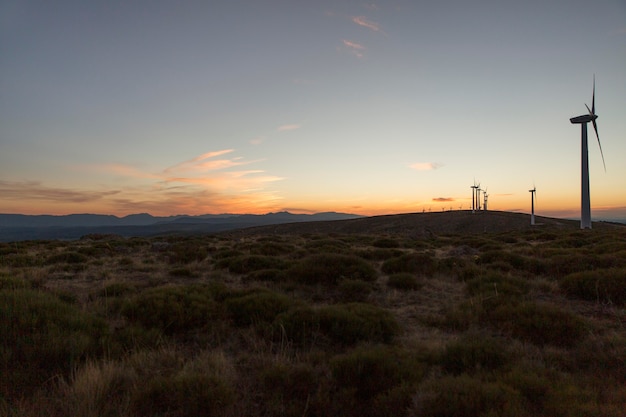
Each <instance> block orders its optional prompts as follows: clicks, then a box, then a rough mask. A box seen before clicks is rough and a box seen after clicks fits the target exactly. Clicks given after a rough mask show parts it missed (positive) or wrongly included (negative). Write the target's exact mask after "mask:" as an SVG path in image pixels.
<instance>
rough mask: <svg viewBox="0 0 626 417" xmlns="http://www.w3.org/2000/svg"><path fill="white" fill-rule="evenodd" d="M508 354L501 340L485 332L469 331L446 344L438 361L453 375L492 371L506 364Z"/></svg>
mask: <svg viewBox="0 0 626 417" xmlns="http://www.w3.org/2000/svg"><path fill="white" fill-rule="evenodd" d="M509 357H510V355H509V354H508V352H507V349H506V346H505V345H504V343H503V342H502V341H500V340H499V339H496V338H494V337H491V336H488V335H485V334H476V333H469V334H466V335H464V336H463V337H461V338H460V339H459V340H457V341H455V342H452V343H450V344H449V345H448V346H446V348H445V350H444V351H443V352H442V354H441V358H440V363H441V366H442V368H443V370H444V371H446V372H448V373H451V374H453V375H461V374H463V373H468V374H472V373H475V372H480V371H494V370H496V369H499V368H501V367H502V366H504V365H505V364H507V362H508V360H509Z"/></svg>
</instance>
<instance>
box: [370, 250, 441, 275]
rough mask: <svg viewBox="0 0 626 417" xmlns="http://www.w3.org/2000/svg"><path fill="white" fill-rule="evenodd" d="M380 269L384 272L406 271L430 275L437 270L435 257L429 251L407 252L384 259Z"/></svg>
mask: <svg viewBox="0 0 626 417" xmlns="http://www.w3.org/2000/svg"><path fill="white" fill-rule="evenodd" d="M382 271H383V272H384V273H386V274H397V273H400V272H408V273H412V274H420V275H425V276H432V275H434V274H435V272H437V259H436V258H435V257H434V255H432V254H429V253H409V254H405V255H402V256H399V257H397V258H393V259H389V260H387V261H385V262H384V263H383V265H382Z"/></svg>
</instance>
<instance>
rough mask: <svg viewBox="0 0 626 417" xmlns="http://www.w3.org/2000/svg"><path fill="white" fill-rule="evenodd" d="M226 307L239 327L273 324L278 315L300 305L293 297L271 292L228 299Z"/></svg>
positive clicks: (259, 292) (254, 293) (264, 291)
mask: <svg viewBox="0 0 626 417" xmlns="http://www.w3.org/2000/svg"><path fill="white" fill-rule="evenodd" d="M224 304H225V307H226V310H227V311H228V314H229V316H230V317H231V318H232V319H233V320H234V322H235V324H236V325H238V326H247V325H251V324H257V323H271V322H272V321H274V319H275V318H276V316H277V315H279V314H280V313H284V312H286V311H287V310H289V309H291V308H294V307H295V306H297V305H298V304H299V303H298V302H297V301H295V300H293V299H292V298H291V297H289V296H287V295H284V294H278V293H275V292H271V291H266V290H262V291H258V292H253V293H251V294H246V295H243V296H241V297H233V298H228V299H227V300H226V301H225V303H224Z"/></svg>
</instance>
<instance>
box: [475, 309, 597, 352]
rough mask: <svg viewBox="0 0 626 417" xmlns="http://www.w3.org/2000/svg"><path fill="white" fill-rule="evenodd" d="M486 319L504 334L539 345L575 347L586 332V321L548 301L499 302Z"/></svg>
mask: <svg viewBox="0 0 626 417" xmlns="http://www.w3.org/2000/svg"><path fill="white" fill-rule="evenodd" d="M485 314H486V317H485V318H486V320H487V321H488V322H489V323H491V325H493V326H494V327H496V328H497V329H499V330H500V331H502V332H503V333H504V334H508V335H511V336H513V337H516V338H519V339H521V340H525V341H528V342H531V343H534V344H536V345H539V346H543V345H554V346H561V347H572V346H574V345H576V344H577V343H578V342H580V341H581V340H582V339H583V337H584V335H585V327H586V326H585V322H584V321H583V320H582V319H581V318H579V317H578V316H577V315H575V314H573V313H570V312H568V311H565V310H562V309H560V308H558V307H553V306H550V305H547V304H536V303H532V302H523V303H519V304H500V305H498V306H496V307H495V308H494V309H493V310H491V311H488V312H486V313H485Z"/></svg>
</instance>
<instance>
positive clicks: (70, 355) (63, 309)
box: [0, 289, 108, 396]
mask: <svg viewBox="0 0 626 417" xmlns="http://www.w3.org/2000/svg"><path fill="white" fill-rule="evenodd" d="M0 317H2V320H0V369H1V370H2V375H3V376H2V378H0V396H8V395H7V393H11V392H12V391H13V390H17V392H16V394H19V395H20V396H21V395H27V394H28V393H30V392H32V391H33V390H35V389H36V388H38V387H39V386H40V385H41V384H42V383H43V382H45V381H46V380H48V379H49V378H50V377H52V376H53V375H57V374H59V375H68V374H69V372H70V371H71V370H72V369H73V368H74V367H75V366H77V365H78V363H79V362H80V361H82V360H83V359H85V358H86V357H87V356H90V355H94V356H97V355H100V354H101V353H102V352H103V348H104V343H105V341H106V339H107V337H108V327H107V326H106V324H105V323H104V321H102V320H100V319H98V318H96V317H95V316H93V315H91V314H89V313H86V312H84V311H82V310H81V309H80V307H77V306H74V305H71V304H68V303H66V302H63V301H62V300H60V299H59V298H57V297H55V296H54V295H51V294H48V293H45V292H42V291H35V290H30V289H10V290H5V289H3V290H0Z"/></svg>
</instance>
